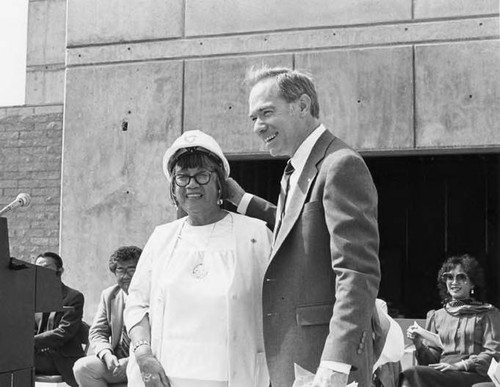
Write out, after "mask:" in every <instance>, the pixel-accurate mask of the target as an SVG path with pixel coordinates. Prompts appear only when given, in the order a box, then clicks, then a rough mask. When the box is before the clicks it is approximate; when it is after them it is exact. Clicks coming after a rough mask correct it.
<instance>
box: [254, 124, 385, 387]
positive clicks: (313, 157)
mask: <svg viewBox="0 0 500 387" xmlns="http://www.w3.org/2000/svg"><path fill="white" fill-rule="evenodd" d="M288 200H290V202H289V205H288V206H287V210H286V213H285V215H284V218H283V219H282V223H281V226H280V228H279V232H278V233H277V235H275V241H274V244H273V248H272V253H271V259H270V263H269V266H268V268H267V272H266V275H265V279H264V285H263V286H264V288H263V313H264V338H265V348H266V356H267V360H268V366H269V371H270V375H271V381H272V385H273V387H289V386H291V385H292V383H293V380H294V363H296V364H298V365H300V366H301V367H303V368H306V369H307V370H309V371H311V372H316V369H317V368H318V366H319V364H320V361H337V362H342V363H347V364H350V365H352V366H353V369H352V370H351V374H350V380H355V381H357V382H358V383H359V387H365V386H366V387H368V386H369V385H370V380H371V373H372V363H373V345H372V344H373V340H372V325H371V318H372V313H373V309H374V303H375V297H376V296H377V293H378V286H379V281H380V267H379V260H378V244H379V236H378V225H377V192H376V189H375V186H374V184H373V181H372V178H371V175H370V173H369V171H368V168H367V167H366V165H365V163H364V161H363V159H362V158H361V156H360V155H359V154H357V153H356V152H355V151H353V150H352V149H351V148H349V147H348V146H347V145H346V144H345V143H343V142H342V141H341V140H339V139H338V138H336V137H335V136H333V135H332V134H331V133H330V132H328V131H326V132H324V133H323V134H322V135H321V136H320V138H319V139H318V141H317V142H316V144H315V145H314V147H313V150H312V152H311V154H310V155H309V157H308V159H307V161H306V164H305V167H304V169H303V171H302V173H301V175H300V176H299V178H298V182H297V187H295V190H294V191H293V194H292V196H291V197H289V198H288V199H287V201H288ZM275 213H276V208H275V207H273V206H272V205H271V204H270V203H269V202H266V201H264V200H263V199H260V198H257V197H254V198H253V199H252V200H251V201H250V203H249V206H248V209H247V215H250V216H254V217H258V218H261V219H263V220H266V221H268V223H271V224H274V220H275V219H274V214H275ZM332 268H333V270H332Z"/></svg>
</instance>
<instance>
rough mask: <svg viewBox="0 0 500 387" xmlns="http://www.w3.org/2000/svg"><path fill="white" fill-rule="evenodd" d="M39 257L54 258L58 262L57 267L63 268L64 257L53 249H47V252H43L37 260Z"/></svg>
mask: <svg viewBox="0 0 500 387" xmlns="http://www.w3.org/2000/svg"><path fill="white" fill-rule="evenodd" d="M38 258H52V259H53V260H54V261H55V262H56V266H57V269H62V267H63V261H62V258H61V257H60V256H59V255H58V254H56V253H53V252H51V251H46V252H45V253H42V254H40V255H38V257H36V259H35V262H36V260H37V259H38Z"/></svg>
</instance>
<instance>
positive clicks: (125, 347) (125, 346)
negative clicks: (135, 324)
mask: <svg viewBox="0 0 500 387" xmlns="http://www.w3.org/2000/svg"><path fill="white" fill-rule="evenodd" d="M120 347H121V349H122V351H123V354H124V356H125V357H128V353H129V349H130V337H129V335H128V334H127V329H126V328H125V325H124V326H123V328H122V338H121V341H120Z"/></svg>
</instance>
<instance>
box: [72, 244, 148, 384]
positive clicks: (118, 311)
mask: <svg viewBox="0 0 500 387" xmlns="http://www.w3.org/2000/svg"><path fill="white" fill-rule="evenodd" d="M141 253H142V250H141V249H140V248H138V247H135V246H125V247H120V248H119V249H118V250H116V251H115V252H114V253H113V254H112V255H111V257H110V258H109V270H110V271H111V272H112V273H113V274H114V275H115V278H116V285H113V286H111V287H109V288H107V289H105V290H104V291H103V292H102V294H101V301H100V303H99V307H98V309H97V314H96V316H95V318H94V322H93V323H92V327H91V328H90V335H89V337H90V345H91V346H92V348H93V351H94V353H95V355H92V356H86V357H84V358H82V359H80V360H78V361H77V362H76V363H75V366H74V368H73V370H74V372H75V377H76V380H77V381H78V384H79V385H80V387H106V386H107V385H108V383H110V384H114V383H121V382H126V381H127V376H126V373H125V370H126V368H127V363H128V354H129V346H130V338H129V337H128V335H127V332H126V330H125V326H124V325H123V310H124V309H125V300H126V298H127V294H128V287H129V285H130V281H131V280H132V276H133V275H134V272H135V267H136V266H137V261H138V260H139V256H140V255H141Z"/></svg>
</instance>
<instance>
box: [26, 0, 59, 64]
mask: <svg viewBox="0 0 500 387" xmlns="http://www.w3.org/2000/svg"><path fill="white" fill-rule="evenodd" d="M65 48H66V1H65V0H50V1H49V0H45V1H30V3H29V8H28V46H27V54H26V55H27V56H26V65H27V66H28V67H29V66H34V65H44V64H56V63H64V56H65Z"/></svg>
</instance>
